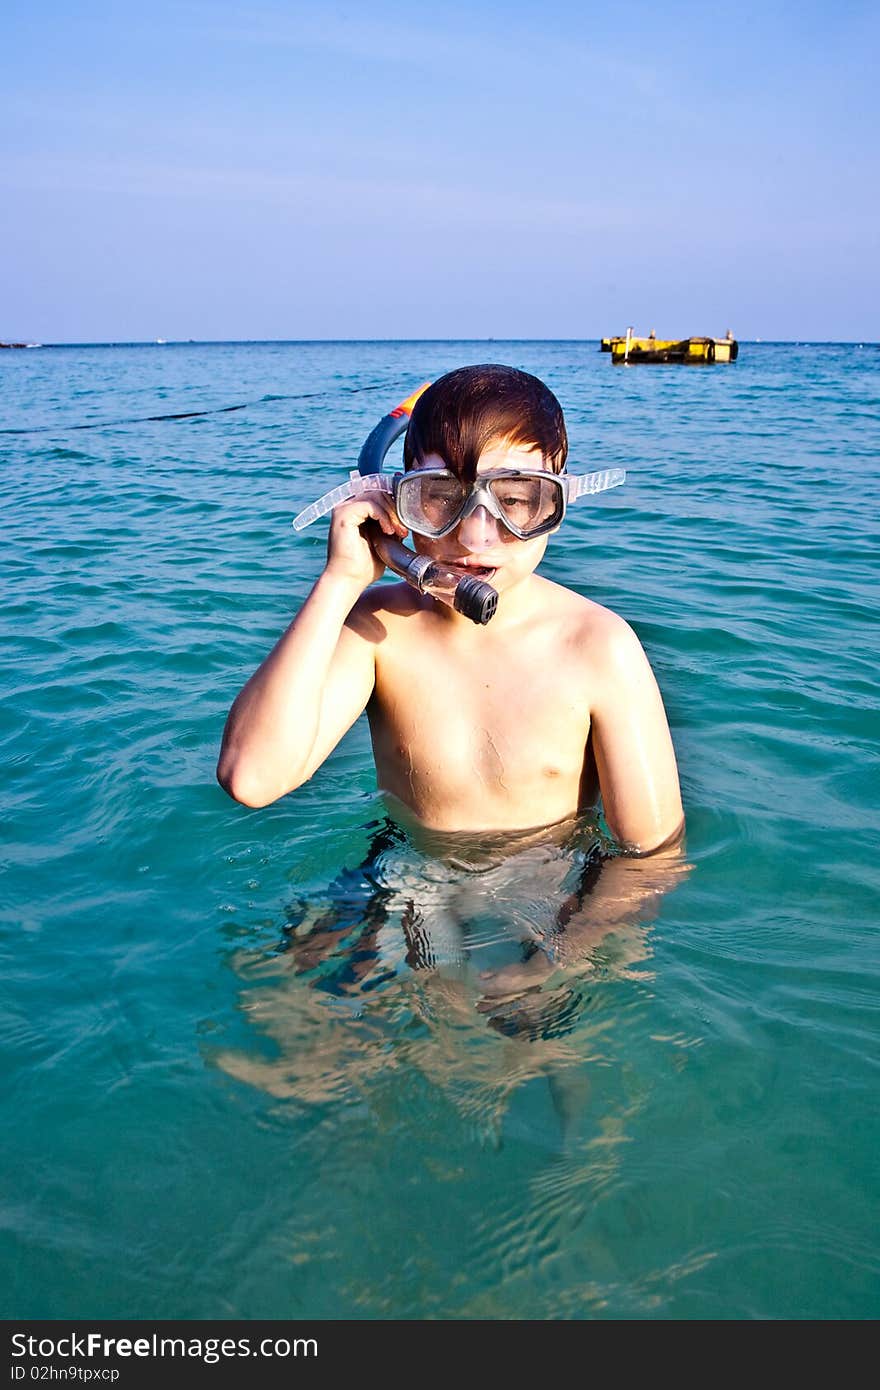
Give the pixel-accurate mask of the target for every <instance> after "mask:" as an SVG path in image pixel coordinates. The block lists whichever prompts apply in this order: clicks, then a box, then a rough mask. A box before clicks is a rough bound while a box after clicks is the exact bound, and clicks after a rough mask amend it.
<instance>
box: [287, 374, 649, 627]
mask: <svg viewBox="0 0 880 1390" xmlns="http://www.w3.org/2000/svg"><path fill="white" fill-rule="evenodd" d="M429 384H430V383H428V382H426V383H425V384H424V385H423V386H420V387H419V389H418V391H415V392H414V393H413V395H411V396H409V397H408V398H407V399H406V400H405V401H403V402H402V403H401V404H400V405H399V406H397V407H396V409H394V410H392V411H390V412H389V414H388V415H386V416H384V418H383V419H382V420H380V421H379V424H378V425H377V426H376V427H375V429H373V430H372V431H371V433H370V434H369V436H368V438H367V440H366V442H365V444H364V446H363V448H362V449H361V452H360V456H359V458H358V467H357V470H356V471H352V473H351V475H350V477H349V480H348V482H346V483H342V484H340V486H339V487H335V488H333V489H331V491H330V492H325V493H324V495H323V497H319V498H318V500H317V502H312V503H311V505H310V506H308V507H305V508H304V509H303V511H301V512H300V513H299V515H298V516H296V517H294V519H293V527H294V529H295V530H296V531H302V530H304V529H305V527H306V526H311V524H312V522H313V521H317V520H318V518H319V517H322V516H326V514H327V513H328V512H330V511H332V510H333V508H334V507H337V506H338V505H339V504H340V502H345V501H347V500H348V499H349V498H350V497H362V496H363V495H364V494H366V493H370V492H385V493H388V494H390V495H391V496H392V497H393V498H394V506H395V510H396V511H397V515H398V516H399V517H400V520H401V521H402V522H403V523H404V525H405V526H407V527H408V528H409V530H410V531H412V532H414V534H416V535H419V536H427V537H429V538H431V539H434V540H438V539H440V538H441V537H443V536H447V535H449V533H450V532H451V531H453V530H454V529H455V527H456V526H458V525H459V523H460V522H461V521H463V520H464V519H465V517H468V516H470V515H471V513H472V512H474V511H475V510H476V509H477V508H478V507H484V508H485V509H486V511H487V512H489V514H490V515H491V516H494V517H495V519H496V520H497V521H498V522H499V523H500V524H501V525H502V526H504V527H506V528H507V530H508V531H510V532H511V533H512V534H513V535H514V536H516V537H517V538H518V539H519V540H531V539H533V538H534V537H536V536H542V535H545V534H546V532H548V531H553V530H555V529H556V527H557V526H558V525H559V524H560V522H561V521H562V519H563V517H564V516H565V510H566V507H567V506H568V504H569V503H570V502H574V501H576V500H577V499H578V498H579V497H587V496H593V495H595V494H596V493H598V492H605V491H607V490H608V489H609V488H612V487H619V486H620V484H621V483H622V482H624V481H625V479H626V472H625V470H624V469H622V468H606V469H602V470H600V471H599V472H595V473H583V474H577V473H550V472H548V471H547V470H545V469H540V468H504V469H496V470H493V471H492V472H491V473H482V474H478V475H477V478H476V479H475V481H474V482H473V483H468V482H465V481H464V480H463V479H462V478H460V477H459V476H458V474H457V473H452V472H451V471H450V470H449V469H446V468H413V469H411V470H410V471H409V472H407V473H383V472H382V471H381V470H382V464H383V463H384V460H385V455H386V454H387V453H388V450H389V449H390V447H391V445H392V444H393V443H394V441H395V439H397V438H398V437H399V436H400V435H401V434H403V433H404V431H405V430H406V428H407V426H408V424H409V418H410V415H411V414H412V410H413V407H414V405H415V403H416V401H417V400H418V398H419V396H420V395H421V394H422V392H423V391H424V390H426V389H427V386H428V385H429ZM370 542H371V544H372V546H373V548H374V550H376V551H377V553H378V554H379V557H380V558H381V559H383V560H384V561H385V563H386V565H388V567H389V568H390V569H392V570H394V571H395V573H397V574H399V575H401V577H402V578H404V579H406V580H407V582H408V583H410V584H412V585H413V587H414V588H416V589H418V590H419V591H420V592H422V593H429V594H431V595H432V597H434V598H439V599H440V600H441V601H442V602H444V603H449V604H451V605H452V606H453V607H454V608H455V609H457V611H458V612H460V613H463V614H465V616H466V617H469V618H471V619H472V620H473V621H474V622H477V623H487V622H488V621H489V619H490V618H491V617H492V614H493V613H494V612H495V606H496V604H497V602H498V595H497V594H496V592H495V590H494V589H493V588H492V587H491V585H489V584H486V583H485V582H484V581H483V580H480V579H476V578H474V577H472V576H469V575H461V574H460V573H459V572H457V571H453V570H450V569H449V568H448V567H446V566H444V565H443V563H442V561H437V560H431V559H430V558H429V557H428V556H427V555H414V554H413V552H412V551H410V550H408V549H407V548H406V546H404V545H401V544H400V542H399V541H396V540H394V539H393V538H392V537H390V536H387V535H385V533H384V532H382V531H381V529H380V528H379V527H378V526H376V525H375V524H373V525H372V526H371V529H370Z"/></svg>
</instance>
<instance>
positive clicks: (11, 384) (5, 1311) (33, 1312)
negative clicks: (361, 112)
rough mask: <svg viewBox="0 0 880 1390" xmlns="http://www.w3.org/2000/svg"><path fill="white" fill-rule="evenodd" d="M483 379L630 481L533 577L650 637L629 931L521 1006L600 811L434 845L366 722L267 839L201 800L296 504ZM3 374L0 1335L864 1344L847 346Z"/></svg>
mask: <svg viewBox="0 0 880 1390" xmlns="http://www.w3.org/2000/svg"><path fill="white" fill-rule="evenodd" d="M485 360H490V361H492V360H494V361H502V362H506V363H511V364H513V365H516V366H518V367H522V368H525V369H526V370H528V371H531V372H535V373H537V374H538V375H539V376H540V377H542V378H543V379H544V380H546V381H547V382H548V383H549V385H550V386H551V387H552V388H553V390H554V391H555V392H556V393H557V395H558V396H559V398H560V400H561V402H562V404H563V406H564V409H565V412H566V417H567V421H568V427H569V433H570V438H571V456H570V457H571V467H572V468H573V469H574V470H578V471H580V470H585V469H593V468H604V467H608V466H618V465H623V466H624V467H626V468H627V470H628V478H627V484H626V486H625V487H624V488H621V489H618V490H617V491H615V492H613V493H609V494H607V495H606V496H603V497H602V498H598V499H596V500H595V501H594V502H591V503H582V504H580V505H579V506H578V507H576V508H573V509H572V511H571V513H570V514H569V517H568V518H567V519H566V521H565V523H564V526H563V528H562V530H561V531H560V533H559V534H558V535H557V536H555V537H554V538H553V539H552V541H551V544H550V548H549V550H548V553H547V557H546V560H545V562H544V564H543V573H545V574H546V575H547V576H548V577H549V578H551V579H554V580H557V581H559V582H560V583H562V584H566V585H568V586H570V587H571V588H573V589H575V590H577V591H578V592H580V593H583V594H586V595H588V596H590V597H591V598H593V599H596V600H598V601H599V602H600V603H603V604H607V605H609V606H610V607H611V608H613V609H615V610H616V611H617V612H619V613H621V614H623V615H624V617H626V618H627V619H628V620H629V621H630V622H631V623H632V624H633V626H634V627H635V629H636V631H637V632H638V633H639V635H640V637H641V639H642V641H643V643H644V645H645V647H646V649H647V651H648V654H649V656H650V658H651V661H652V663H653V665H654V668H655V671H656V673H657V676H658V680H659V682H660V686H661V689H662V691H663V695H664V698H665V702H666V706H667V710H668V714H669V719H670V724H671V727H672V731H673V737H674V741H675V745H676V750H677V754H678V759H679V764H680V769H681V778H682V790H683V797H684V804H685V808H686V813H687V823H688V836H687V864H688V865H689V868H688V870H687V871H686V872H683V873H682V874H681V876H680V879H679V881H678V882H677V883H676V884H673V885H671V886H670V885H669V884H667V885H664V886H663V888H662V891H657V892H656V893H655V894H654V895H653V898H652V902H651V905H650V910H649V911H644V910H642V911H638V912H634V913H633V914H632V915H631V919H629V920H626V921H622V922H619V923H618V924H617V927H616V929H615V930H612V931H611V932H610V933H608V934H605V935H603V934H602V933H598V934H597V941H596V945H595V948H594V949H593V950H592V952H587V956H588V957H589V958H588V959H584V960H582V961H581V962H580V964H577V963H575V964H572V965H571V966H570V967H568V968H566V969H564V970H561V971H560V972H558V973H557V974H556V975H554V976H552V977H551V978H550V979H548V980H547V981H546V982H545V983H544V984H542V985H539V986H537V987H534V988H532V989H529V990H528V991H527V992H526V993H520V994H516V993H514V994H513V995H512V996H510V997H507V998H504V997H503V996H502V997H498V998H491V997H488V996H487V994H486V991H485V988H484V982H483V978H482V968H483V965H484V964H485V963H486V962H488V963H489V965H490V967H491V968H495V967H498V968H502V967H503V965H504V963H505V962H506V963H507V964H511V963H513V964H516V963H517V962H519V963H520V964H527V962H528V958H529V948H528V944H527V941H528V936H529V932H530V931H532V932H533V934H535V935H536V936H538V937H540V936H541V934H542V932H543V931H544V930H545V927H546V924H547V922H548V921H549V922H552V920H553V919H554V916H555V913H556V912H557V910H558V906H559V904H560V902H562V901H564V900H565V899H566V898H570V897H571V895H572V894H575V895H577V894H578V893H580V901H581V909H580V910H581V911H582V912H584V913H586V920H588V921H589V913H590V911H591V904H592V903H593V902H594V901H595V900H594V898H593V897H591V893H595V892H598V891H599V889H597V888H596V875H595V872H594V871H591V870H590V865H591V863H594V856H595V853H596V849H595V846H596V844H597V843H599V842H600V841H599V839H597V837H600V836H601V832H600V831H599V830H598V829H597V828H596V827H595V826H592V825H591V824H589V822H585V823H584V824H582V825H580V826H578V827H575V828H574V830H573V832H572V834H573V838H572V839H570V840H565V839H564V837H563V840H561V841H560V840H559V839H558V838H557V840H556V841H555V842H553V841H552V837H551V840H550V841H548V843H547V844H546V845H545V846H544V847H543V848H542V847H541V846H540V845H538V846H537V847H534V846H532V847H526V848H525V849H523V847H522V846H520V847H519V854H520V857H519V858H517V856H516V855H513V859H512V861H511V859H510V858H508V859H507V860H505V855H504V853H501V852H499V849H498V846H497V845H494V846H492V845H485V844H484V845H482V847H481V845H480V844H479V842H478V840H479V837H478V839H477V840H476V841H473V842H471V843H470V845H464V846H461V845H460V846H458V848H457V849H456V852H455V853H451V852H447V851H446V850H442V849H441V850H437V848H436V847H431V846H430V845H429V846H425V845H423V844H420V843H418V840H417V837H416V838H413V836H412V835H411V834H410V833H409V832H407V830H406V829H405V827H402V826H401V825H400V824H398V823H397V822H396V821H395V818H394V816H393V815H391V816H389V808H388V807H387V806H386V805H385V804H384V803H383V802H382V801H381V800H380V799H379V798H378V796H377V794H376V791H375V782H374V774H373V769H372V762H371V756H370V748H369V739H368V734H367V730H366V727H365V722H364V720H360V721H359V722H358V723H357V724H356V725H355V727H354V728H353V730H352V731H351V732H350V734H349V735H347V736H346V738H345V739H344V740H343V742H342V744H341V745H340V747H339V748H338V749H337V751H336V752H335V753H334V754H333V755H332V757H331V758H330V759H329V760H328V762H327V764H326V765H325V766H324V767H323V768H322V769H321V770H320V771H319V772H318V774H317V775H316V776H315V777H314V779H313V780H312V781H311V782H310V783H309V784H308V785H307V786H305V787H303V788H302V789H301V790H299V791H298V792H296V793H295V794H293V795H291V796H289V797H286V798H284V799H283V800H282V801H281V802H279V803H278V804H276V805H274V806H272V807H270V808H268V809H265V810H260V811H251V810H246V809H244V808H242V807H240V806H237V805H235V804H234V803H233V802H231V801H230V800H229V799H228V798H227V797H226V796H225V795H224V793H223V792H222V791H221V790H220V788H219V787H218V786H217V785H216V783H215V781H214V765H215V760H216V755H217V749H218V744H219V740H220V736H221V732H222V728H223V722H224V718H225V715H226V712H227V710H228V708H229V705H230V703H231V701H232V699H233V697H234V695H235V693H236V692H237V690H238V689H239V687H240V686H241V684H242V683H243V681H244V680H245V679H246V677H247V676H248V675H249V674H250V673H251V671H252V670H253V669H254V668H255V667H256V665H257V664H258V663H259V661H260V660H261V659H262V657H263V656H264V655H265V653H266V652H267V650H268V649H269V647H270V646H271V644H272V643H273V641H274V640H275V639H276V637H277V636H278V635H279V634H280V632H281V631H282V630H283V629H284V627H285V626H286V624H287V623H288V621H289V620H290V618H291V616H292V614H293V613H294V612H295V611H296V609H297V607H298V605H299V604H300V603H301V602H302V600H303V598H304V597H305V595H306V593H307V592H308V589H309V586H310V585H311V583H312V582H313V581H314V579H315V578H316V576H317V575H318V573H319V571H320V568H321V564H322V558H323V554H324V545H325V535H326V522H324V523H322V524H320V525H317V526H316V527H314V528H313V529H312V530H310V531H308V532H306V533H305V534H304V535H303V536H301V537H297V535H296V534H295V533H294V532H293V531H292V530H291V527H290V520H291V518H292V517H293V516H294V514H295V513H296V512H297V511H298V510H299V509H300V508H301V507H302V506H304V505H305V504H306V503H307V502H308V501H310V500H312V499H313V498H314V497H315V496H317V495H318V494H319V493H321V492H323V491H325V490H326V489H327V488H328V487H329V486H331V485H332V483H333V482H336V481H341V480H342V479H343V478H344V476H345V474H346V472H347V471H348V470H349V469H350V468H352V467H353V466H354V464H355V461H356V458H357V453H358V450H359V447H360V444H361V442H362V441H363V439H364V437H365V436H366V434H367V432H368V431H369V429H370V428H371V427H372V425H373V424H374V423H375V422H376V421H377V419H378V418H379V417H380V416H381V415H383V414H384V413H385V412H386V411H387V410H388V409H389V408H391V407H392V406H394V405H395V404H396V403H397V402H398V401H399V400H401V399H403V397H405V396H407V395H408V394H409V393H410V392H411V391H412V390H413V389H414V388H415V387H416V386H418V385H419V384H420V382H422V381H423V380H427V379H430V378H434V377H436V376H437V375H439V374H440V373H441V372H443V371H445V370H447V369H449V368H451V367H454V366H458V365H461V364H463V363H468V362H477V361H485ZM0 381H2V396H0V417H2V418H0V431H2V432H0V489H2V493H0V495H2V533H3V549H2V557H0V565H2V576H3V579H2V582H3V625H4V654H5V661H4V664H3V674H2V704H0V720H2V723H0V741H2V755H3V795H2V800H0V814H2V865H3V870H4V873H3V885H4V886H3V894H2V904H0V913H2V916H0V921H2V938H0V939H2V984H0V1047H2V1069H0V1075H2V1078H3V1093H4V1097H5V1099H4V1110H3V1117H2V1119H3V1147H4V1164H3V1169H4V1176H5V1179H6V1182H5V1195H4V1197H3V1201H2V1208H0V1215H2V1222H0V1226H2V1234H0V1252H2V1253H0V1268H2V1277H0V1286H2V1289H3V1293H2V1308H0V1313H2V1315H3V1316H5V1317H7V1318H8V1317H17V1318H37V1317H43V1318H48V1317H61V1318H68V1317H80V1318H82V1317H87V1316H88V1317H136V1318H145V1319H148V1318H161V1317H179V1318H226V1317H239V1318H286V1317H294V1318H331V1317H349V1318H359V1319H386V1318H428V1317H430V1318H474V1317H479V1318H499V1319H500V1318H541V1319H546V1318H608V1317H611V1318H613V1317H637V1318H657V1317H660V1318H664V1317H666V1318H668V1317H675V1318H705V1317H729V1318H750V1317H760V1318H767V1317H769V1318H784V1317H794V1318H805V1317H834V1318H837V1317H846V1318H854V1317H869V1316H876V1315H877V1314H878V1312H880V1298H878V1273H880V1270H878V1265H880V1235H878V1227H877V1222H876V1211H877V1180H878V1160H877V1154H878V1152H880V1142H878V1141H880V1135H878V1122H877V1117H878V1105H877V1084H878V1033H880V1027H878V1024H880V1018H878V1003H880V990H878V985H880V961H878V887H880V869H878V855H877V833H876V821H877V810H876V805H877V787H878V785H880V779H878V772H880V768H878V763H880V758H878V744H880V740H878V718H877V709H878V700H877V682H876V674H877V635H876V622H875V611H876V596H877V518H878V503H880V483H878V469H877V445H878V429H877V422H878V410H877V407H878V395H880V389H878V388H880V351H878V348H877V346H876V345H869V344H865V345H854V344H848V345H834V344H809V345H793V344H776V345H773V344H760V345H758V344H751V343H745V344H743V345H742V347H741V352H740V358H739V361H738V362H737V363H736V364H735V365H731V366H716V367H714V368H683V367H647V366H646V367H638V368H632V369H622V368H615V367H612V365H611V362H610V360H609V358H608V357H607V356H603V355H602V354H600V353H599V351H598V345H597V344H596V343H580V342H504V343H502V342H489V343H486V342H459V343H452V342H433V343H431V342H420V343H363V342H357V343H254V344H235V343H230V344H210V345H201V344H180V345H171V344H168V345H161V346H160V345H131V346H125V345H115V346H105V347H92V346H86V347H65V348H43V349H37V350H32V351H28V352H7V353H4V354H2V358H0ZM447 850H448V846H447ZM522 853H526V855H527V857H526V859H525V860H523V859H522V857H521V856H522ZM528 855H532V856H533V860H530V859H529V858H528ZM535 856H536V857H535ZM511 862H514V868H513V869H512V870H511V869H510V863H511ZM505 864H506V865H507V867H505ZM589 872H593V878H592V880H591V881H590V883H589V884H586V886H585V880H584V874H585V873H586V874H587V875H588V876H589ZM579 885H580V886H579ZM599 888H601V878H600V879H599ZM414 924H415V925H414ZM536 924H537V925H536ZM420 942H421V945H419V943H420ZM438 942H439V943H440V945H438ZM524 942H525V943H526V944H525V945H524V944H523V943H524ZM441 947H442V949H441ZM438 953H439V956H438ZM441 957H442V958H441Z"/></svg>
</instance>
